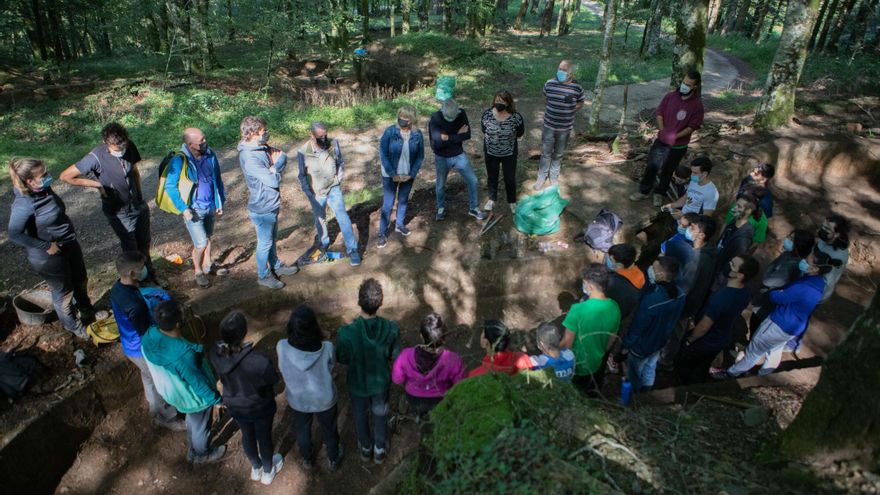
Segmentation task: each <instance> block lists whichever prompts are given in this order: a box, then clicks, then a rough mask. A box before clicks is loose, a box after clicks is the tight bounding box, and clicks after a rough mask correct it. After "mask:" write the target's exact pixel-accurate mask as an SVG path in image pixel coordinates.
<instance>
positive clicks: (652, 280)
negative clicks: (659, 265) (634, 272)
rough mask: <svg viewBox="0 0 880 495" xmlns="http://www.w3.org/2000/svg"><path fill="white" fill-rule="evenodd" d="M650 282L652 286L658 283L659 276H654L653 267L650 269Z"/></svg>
mask: <svg viewBox="0 0 880 495" xmlns="http://www.w3.org/2000/svg"><path fill="white" fill-rule="evenodd" d="M648 281H649V282H651V283H652V284H656V283H657V275H655V274H654V267H653V266H649V267H648Z"/></svg>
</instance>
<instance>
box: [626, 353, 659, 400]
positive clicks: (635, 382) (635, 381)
mask: <svg viewBox="0 0 880 495" xmlns="http://www.w3.org/2000/svg"><path fill="white" fill-rule="evenodd" d="M661 351H662V349H661V350H660V351H657V352H655V353H654V354H651V355H650V356H648V357H644V358H640V357H636V356H635V355H633V354H632V353H630V354H629V356H627V358H626V377H627V378H628V379H629V381H630V383H632V389H633V392H640V391H642V390H644V389H649V388H651V387H653V386H654V377H655V376H656V375H657V360H658V359H660V352H661Z"/></svg>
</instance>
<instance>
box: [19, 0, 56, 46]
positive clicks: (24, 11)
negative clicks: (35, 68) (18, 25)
mask: <svg viewBox="0 0 880 495" xmlns="http://www.w3.org/2000/svg"><path fill="white" fill-rule="evenodd" d="M19 11H20V12H21V17H22V20H23V21H24V25H25V29H26V31H27V35H28V39H29V40H30V42H31V47H32V50H31V51H32V52H33V54H34V58H37V56H39V57H40V60H44V61H45V60H48V59H49V51H48V50H47V48H46V38H45V35H44V34H43V19H42V17H43V16H42V12H41V10H40V0H30V1H29V2H28V1H27V0H22V2H21V4H20V5H19Z"/></svg>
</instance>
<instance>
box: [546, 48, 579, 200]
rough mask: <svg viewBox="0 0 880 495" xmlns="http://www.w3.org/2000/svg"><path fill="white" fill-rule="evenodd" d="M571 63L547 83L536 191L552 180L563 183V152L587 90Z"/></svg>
mask: <svg viewBox="0 0 880 495" xmlns="http://www.w3.org/2000/svg"><path fill="white" fill-rule="evenodd" d="M573 72H574V70H573V68H572V66H571V62H569V61H568V60H563V61H561V62H559V67H558V68H557V70H556V77H554V78H553V79H550V80H549V81H547V82H546V83H544V100H545V101H546V102H547V107H546V109H545V110H544V128H543V130H542V131H541V164H540V165H539V167H538V178H537V180H536V181H535V186H534V190H536V191H540V190H541V189H542V188H543V187H544V182H545V181H546V180H547V179H548V178H549V179H550V185H551V186H555V185H557V184H558V183H559V169H560V167H561V165H562V153H564V152H565V146H566V145H567V144H568V136H569V134H571V130H572V129H573V128H574V114H575V113H576V112H577V111H578V110H580V109H581V108H582V107H583V106H584V101H585V100H586V95H585V94H584V88H583V87H582V86H581V85H580V83H578V82H577V81H575V80H574V78H573V77H572V73H573Z"/></svg>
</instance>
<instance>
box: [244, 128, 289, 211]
mask: <svg viewBox="0 0 880 495" xmlns="http://www.w3.org/2000/svg"><path fill="white" fill-rule="evenodd" d="M238 162H239V165H241V171H242V172H243V173H244V181H245V184H247V188H248V193H249V196H248V211H250V212H252V213H257V214H264V213H274V212H276V211H278V209H279V208H281V192H280V190H279V188H280V187H281V172H282V171H284V166H285V165H287V155H286V154H284V152H281V156H279V157H278V160H276V161H275V163H272V159H271V158H270V157H269V152H268V148H267V147H266V146H265V145H260V144H249V143H246V142H244V141H242V142H240V143H238ZM272 166H274V167H275V173H272V172H271V171H270V170H269V169H270V168H271V167H272Z"/></svg>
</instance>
